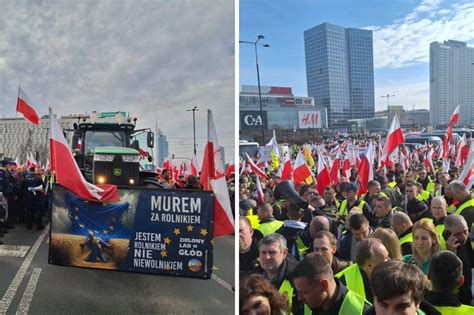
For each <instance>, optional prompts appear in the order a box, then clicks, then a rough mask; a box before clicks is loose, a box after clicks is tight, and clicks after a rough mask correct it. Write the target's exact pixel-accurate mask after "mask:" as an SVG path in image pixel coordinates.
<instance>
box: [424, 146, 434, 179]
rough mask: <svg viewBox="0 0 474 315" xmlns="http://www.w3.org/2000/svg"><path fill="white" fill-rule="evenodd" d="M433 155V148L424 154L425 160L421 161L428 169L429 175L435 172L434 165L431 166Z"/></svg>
mask: <svg viewBox="0 0 474 315" xmlns="http://www.w3.org/2000/svg"><path fill="white" fill-rule="evenodd" d="M433 155H434V151H433V148H430V149H429V150H428V151H427V152H426V153H425V158H424V159H423V164H425V166H426V167H428V168H429V171H430V173H431V174H434V171H435V170H434V165H433Z"/></svg>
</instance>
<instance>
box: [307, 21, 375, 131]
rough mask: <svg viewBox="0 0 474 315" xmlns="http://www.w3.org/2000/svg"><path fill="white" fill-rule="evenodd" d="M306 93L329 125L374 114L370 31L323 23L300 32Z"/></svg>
mask: <svg viewBox="0 0 474 315" xmlns="http://www.w3.org/2000/svg"><path fill="white" fill-rule="evenodd" d="M304 43H305V55H306V79H307V85H308V95H309V96H312V97H314V98H315V101H316V103H315V105H316V106H320V107H324V108H326V109H327V112H328V122H329V126H330V127H339V126H344V125H345V124H346V122H347V120H348V119H360V118H371V117H374V111H375V103H374V62H373V41H372V31H370V30H362V29H355V28H344V27H341V26H337V25H333V24H329V23H323V24H320V25H318V26H316V27H313V28H311V29H309V30H306V31H305V32H304Z"/></svg>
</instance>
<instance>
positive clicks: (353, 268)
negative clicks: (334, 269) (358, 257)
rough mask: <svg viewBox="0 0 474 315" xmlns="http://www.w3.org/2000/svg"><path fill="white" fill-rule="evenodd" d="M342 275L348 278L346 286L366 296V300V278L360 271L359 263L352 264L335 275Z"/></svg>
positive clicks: (338, 276) (339, 276)
mask: <svg viewBox="0 0 474 315" xmlns="http://www.w3.org/2000/svg"><path fill="white" fill-rule="evenodd" d="M342 276H344V277H345V278H346V287H347V288H348V289H349V290H352V291H354V292H355V293H357V294H359V295H360V296H361V297H363V298H364V300H366V299H367V298H366V295H365V289H364V279H363V278H362V273H361V272H360V268H359V266H358V265H357V264H352V265H350V266H349V267H347V268H346V269H344V270H342V271H341V272H339V273H337V274H336V275H335V277H336V278H338V279H339V278H341V277H342Z"/></svg>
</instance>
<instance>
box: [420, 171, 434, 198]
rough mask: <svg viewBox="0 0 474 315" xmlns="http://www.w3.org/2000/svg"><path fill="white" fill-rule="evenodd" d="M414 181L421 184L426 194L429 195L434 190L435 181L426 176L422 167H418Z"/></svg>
mask: <svg viewBox="0 0 474 315" xmlns="http://www.w3.org/2000/svg"><path fill="white" fill-rule="evenodd" d="M416 181H417V182H418V183H420V184H421V185H422V187H423V190H424V191H426V192H427V193H428V195H431V193H433V192H434V190H435V181H434V180H432V179H431V177H430V176H428V172H427V171H426V168H424V167H422V168H420V169H418V179H417V180H416Z"/></svg>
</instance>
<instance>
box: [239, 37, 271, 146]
mask: <svg viewBox="0 0 474 315" xmlns="http://www.w3.org/2000/svg"><path fill="white" fill-rule="evenodd" d="M264 38H265V36H263V35H258V36H257V40H256V41H255V42H247V41H243V40H240V41H239V43H240V44H252V45H254V46H255V65H256V66H257V83H258V101H259V104H260V118H261V119H262V145H263V144H265V130H264V122H263V109H262V92H261V90H260V70H259V67H258V53H257V45H260V46H263V47H265V48H267V47H270V45H268V44H261V43H259V42H258V41H259V40H261V39H264Z"/></svg>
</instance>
